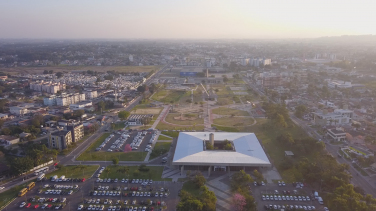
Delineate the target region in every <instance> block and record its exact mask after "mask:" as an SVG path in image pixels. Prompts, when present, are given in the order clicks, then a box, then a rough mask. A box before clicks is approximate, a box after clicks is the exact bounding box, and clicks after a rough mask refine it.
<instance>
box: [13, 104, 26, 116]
mask: <svg viewBox="0 0 376 211" xmlns="http://www.w3.org/2000/svg"><path fill="white" fill-rule="evenodd" d="M9 111H10V113H11V114H14V115H17V116H22V115H25V114H27V113H29V111H28V110H27V108H26V107H23V106H12V107H10V108H9Z"/></svg>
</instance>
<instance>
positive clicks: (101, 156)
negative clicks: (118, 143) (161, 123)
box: [76, 133, 147, 161]
mask: <svg viewBox="0 0 376 211" xmlns="http://www.w3.org/2000/svg"><path fill="white" fill-rule="evenodd" d="M109 135H110V133H104V134H103V135H102V136H101V137H99V138H98V139H97V140H96V141H95V142H94V143H92V144H91V145H90V146H89V147H88V148H87V149H86V150H85V152H83V153H82V154H81V155H80V156H79V157H78V158H77V159H76V160H81V161H90V160H92V161H106V160H107V161H110V160H112V159H114V158H115V157H116V158H118V159H119V160H120V161H143V160H144V159H145V157H146V154H147V152H128V153H124V152H103V151H95V149H96V148H97V147H99V145H101V144H102V143H103V141H104V140H105V139H106V138H107V137H108V136H109Z"/></svg>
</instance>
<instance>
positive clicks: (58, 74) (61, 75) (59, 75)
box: [55, 72, 63, 78]
mask: <svg viewBox="0 0 376 211" xmlns="http://www.w3.org/2000/svg"><path fill="white" fill-rule="evenodd" d="M55 75H56V77H57V78H61V77H63V73H62V72H57V73H56V74H55Z"/></svg>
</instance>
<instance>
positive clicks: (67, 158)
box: [0, 64, 169, 192]
mask: <svg viewBox="0 0 376 211" xmlns="http://www.w3.org/2000/svg"><path fill="white" fill-rule="evenodd" d="M168 66H169V64H167V65H166V66H164V67H163V68H162V69H161V70H159V71H158V72H156V73H154V75H152V76H151V77H149V78H148V79H147V80H146V81H145V82H144V83H145V84H147V85H150V84H151V82H152V81H153V80H154V79H156V78H157V77H159V76H160V74H162V73H163V72H164V71H165V70H166V69H167V68H168ZM142 98H143V97H142V95H141V96H138V97H137V98H135V99H134V100H133V101H132V102H131V103H130V104H129V105H128V106H127V107H125V108H122V109H119V110H125V111H130V110H132V109H133V108H134V107H135V106H136V105H138V104H139V102H140V101H141V100H142ZM116 120H118V117H117V116H116V115H115V116H110V117H109V118H108V119H107V120H106V122H105V123H104V124H103V125H102V126H101V127H100V128H99V129H98V131H97V132H96V133H94V134H93V135H91V136H90V137H89V138H87V139H86V140H85V141H83V142H81V143H79V144H78V146H77V147H76V148H75V149H73V150H72V151H71V152H70V153H69V154H68V155H64V156H60V155H59V156H58V157H57V162H58V163H59V164H61V165H67V164H78V163H80V162H78V161H75V158H77V157H78V156H79V155H80V154H81V153H82V152H84V151H85V150H86V149H87V148H88V147H89V146H90V144H91V143H93V142H94V141H95V140H96V139H97V138H99V137H100V136H101V135H102V133H103V132H105V130H106V129H109V128H110V125H111V123H112V122H115V121H116ZM85 163H86V162H85ZM89 163H90V162H89ZM111 163H112V162H108V163H107V162H105V164H107V165H108V164H111ZM121 163H124V162H121ZM129 163H130V164H132V162H129ZM92 164H93V163H92ZM96 164H98V162H96ZM53 168H54V167H53V166H51V167H50V169H53ZM50 171H51V170H50ZM35 178H37V176H34V175H33V173H31V174H28V175H23V176H22V177H18V178H16V179H14V180H12V181H10V182H8V183H6V184H3V185H2V187H4V189H2V190H0V192H4V191H6V190H9V189H10V188H12V187H14V186H17V185H20V184H22V183H23V182H24V179H26V181H28V180H32V179H35Z"/></svg>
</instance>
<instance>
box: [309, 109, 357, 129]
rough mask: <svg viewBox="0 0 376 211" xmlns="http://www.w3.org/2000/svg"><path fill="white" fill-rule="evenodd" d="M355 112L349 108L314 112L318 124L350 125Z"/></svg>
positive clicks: (314, 119) (315, 121) (314, 118)
mask: <svg viewBox="0 0 376 211" xmlns="http://www.w3.org/2000/svg"><path fill="white" fill-rule="evenodd" d="M353 115H354V112H353V111H351V110H347V109H335V110H334V112H332V113H327V112H326V111H318V112H314V113H313V121H314V123H315V124H317V125H349V124H351V120H352V117H353Z"/></svg>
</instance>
